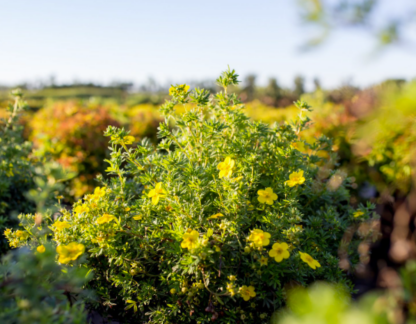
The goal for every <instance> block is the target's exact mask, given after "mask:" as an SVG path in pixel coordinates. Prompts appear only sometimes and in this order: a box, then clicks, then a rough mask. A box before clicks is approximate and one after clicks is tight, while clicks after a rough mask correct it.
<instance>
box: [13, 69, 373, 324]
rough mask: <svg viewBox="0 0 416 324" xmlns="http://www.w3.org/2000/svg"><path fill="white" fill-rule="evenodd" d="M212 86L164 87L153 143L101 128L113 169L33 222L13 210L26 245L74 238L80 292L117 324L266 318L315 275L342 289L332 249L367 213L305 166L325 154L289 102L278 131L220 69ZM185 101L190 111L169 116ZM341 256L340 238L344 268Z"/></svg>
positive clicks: (335, 182)
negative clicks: (84, 284) (87, 272)
mask: <svg viewBox="0 0 416 324" xmlns="http://www.w3.org/2000/svg"><path fill="white" fill-rule="evenodd" d="M217 81H218V83H219V84H220V85H221V86H222V87H223V89H224V91H222V92H219V93H217V94H216V95H215V96H213V97H210V96H209V93H207V92H206V91H204V90H200V89H195V90H194V91H192V92H190V91H188V87H187V86H185V85H178V86H173V87H172V88H171V93H172V94H173V99H172V101H167V102H166V103H165V104H164V105H163V106H162V107H161V113H162V114H163V115H164V116H165V118H166V119H165V121H164V122H163V123H161V124H160V126H159V132H158V137H159V138H160V139H161V141H160V143H159V144H158V145H157V146H156V147H154V146H153V145H152V144H151V142H150V141H149V140H143V141H141V142H140V143H136V142H135V139H134V137H133V136H131V135H129V134H128V132H126V131H125V130H124V129H117V128H115V127H109V128H108V129H107V131H106V133H105V135H106V136H108V137H110V138H111V140H110V144H111V148H110V149H111V159H110V160H108V162H109V164H110V166H109V168H108V169H107V171H108V173H109V174H110V175H113V176H112V177H111V178H110V179H109V180H107V181H103V185H102V187H98V188H96V189H95V191H94V193H93V194H90V195H87V196H85V197H84V200H83V201H78V202H77V203H75V205H74V208H73V211H72V212H70V211H67V210H61V215H60V216H59V218H58V219H56V220H52V219H49V220H46V219H45V223H43V224H42V226H41V228H42V229H40V227H39V226H38V227H36V230H34V224H33V220H32V217H31V216H30V215H27V216H24V217H22V224H23V225H24V228H25V230H24V231H23V230H22V232H23V233H27V234H22V233H19V235H20V236H24V238H23V239H22V240H20V239H19V240H17V242H18V245H25V244H29V245H30V246H32V247H35V246H36V241H37V240H38V237H39V234H38V231H40V230H41V231H45V230H46V228H48V225H49V228H50V229H51V230H52V232H51V235H52V241H53V242H54V244H57V245H58V249H61V248H60V247H61V246H63V247H64V249H67V246H68V245H69V244H75V242H78V243H82V244H83V245H84V246H85V248H86V250H85V251H86V253H87V254H88V258H87V264H88V267H90V268H91V269H92V270H93V271H94V274H95V277H94V280H93V281H92V282H91V284H90V285H91V287H94V288H95V290H96V291H97V293H98V294H99V295H100V296H101V299H102V301H103V305H106V306H109V307H111V312H112V314H113V315H118V316H119V317H124V318H125V319H126V318H128V319H129V320H126V321H130V322H131V321H133V320H134V321H139V320H141V321H146V322H147V323H207V322H209V321H211V320H212V321H214V320H217V321H218V323H236V322H241V323H266V322H267V321H268V318H269V317H270V315H271V314H272V313H273V312H274V310H276V309H279V308H280V307H281V306H282V305H284V303H285V288H286V287H287V286H293V285H308V284H310V283H311V282H313V281H315V280H318V279H319V280H328V281H330V282H338V283H340V284H342V285H344V286H345V287H346V289H350V288H351V285H350V282H349V281H348V279H347V277H346V274H344V273H343V272H342V271H341V270H340V268H339V267H338V262H339V260H338V258H337V253H338V246H339V244H340V240H341V238H342V235H343V234H344V231H345V230H346V229H347V228H348V227H349V226H351V225H352V224H354V223H356V222H359V221H362V220H364V219H367V218H368V217H369V208H368V207H363V206H362V207H361V209H360V211H359V213H357V212H355V213H354V211H353V209H352V208H351V207H350V206H349V204H348V199H349V195H348V189H347V187H348V186H349V183H350V180H349V179H348V178H346V177H345V176H344V175H343V174H341V173H340V172H339V171H337V170H335V169H329V168H326V169H325V170H324V172H323V171H322V168H321V167H319V166H318V164H319V165H325V163H326V162H327V161H326V160H325V159H323V158H320V157H318V156H317V155H316V154H314V153H315V152H316V151H318V150H328V149H329V148H330V147H331V143H330V141H328V140H327V139H325V138H322V139H320V140H318V141H316V142H315V143H314V144H312V145H310V144H307V143H304V142H303V141H302V139H301V138H299V136H298V134H299V133H300V132H301V130H302V129H303V128H304V127H305V125H306V124H307V123H308V121H309V119H308V118H307V117H306V116H305V114H306V113H308V111H309V110H310V108H309V106H308V105H307V104H305V103H302V102H299V103H297V105H298V107H299V108H300V110H301V114H300V118H299V120H298V121H296V122H294V123H292V124H290V125H289V124H286V125H277V124H275V125H273V126H268V125H267V124H264V123H262V122H257V121H252V120H250V119H249V118H248V117H247V116H246V115H245V114H244V113H243V112H242V110H243V108H244V107H243V105H241V103H240V102H239V100H238V98H237V96H236V95H235V94H228V93H227V88H228V86H230V85H233V84H236V83H237V82H238V81H237V75H236V74H235V72H234V71H230V70H228V71H226V72H224V73H223V74H222V76H221V77H220V78H219V79H218V80H217ZM188 102H190V103H192V104H194V105H195V108H194V109H191V110H189V111H187V112H185V113H184V114H181V115H178V114H176V113H175V107H176V105H178V104H179V105H181V104H184V103H188ZM206 114H209V115H210V118H208V119H207V118H206ZM172 122H173V123H174V124H175V125H176V127H175V128H174V129H173V130H171V128H170V126H169V125H170V124H171V123H172ZM298 143H303V144H304V145H306V146H307V147H308V148H309V149H310V150H311V152H312V153H310V154H305V153H302V152H300V151H299V150H298V149H296V145H295V144H298ZM42 233H44V232H42ZM16 235H17V234H16V232H11V233H9V236H10V238H11V240H15V241H16ZM42 235H44V234H42ZM78 243H77V244H78ZM355 250H356V246H354V244H350V251H349V252H350V253H351V255H350V262H351V263H353V264H354V263H356V262H357V260H358V257H357V255H356V253H355V252H354V251H355ZM58 252H59V251H58ZM347 252H348V251H347ZM74 253H75V252H74ZM75 254H76V253H75ZM75 254H74V255H75ZM66 261H69V260H65V262H66ZM69 262H72V261H69Z"/></svg>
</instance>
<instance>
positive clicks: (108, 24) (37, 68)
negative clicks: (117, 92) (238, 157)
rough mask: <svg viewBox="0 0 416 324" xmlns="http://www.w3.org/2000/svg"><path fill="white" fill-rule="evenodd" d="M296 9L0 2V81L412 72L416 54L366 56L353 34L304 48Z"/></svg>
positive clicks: (363, 76)
mask: <svg viewBox="0 0 416 324" xmlns="http://www.w3.org/2000/svg"><path fill="white" fill-rule="evenodd" d="M387 1H390V0H387ZM406 2H407V3H408V2H409V0H395V1H393V2H390V3H395V7H394V8H393V7H389V6H387V7H385V8H384V10H385V11H386V12H389V11H390V10H393V9H397V7H400V4H401V3H402V4H404V3H406ZM297 10H298V8H297V7H296V5H295V0H256V1H254V0H252V1H245V0H239V1H235V0H222V1H218V0H213V1H181V0H177V1H167V0H166V1H161V0H151V1H149V0H146V1H139V0H135V1H133V0H130V1H127V0H117V1H115V0H113V1H109V0H100V1H92V0H83V1H80V0H71V1H69V0H68V1H65V0H61V1H50V0H48V1H46V0H36V1H34V0H26V1H23V0H13V1H0V15H1V16H0V17H1V18H0V51H1V52H0V53H1V54H0V55H1V57H0V84H13V83H17V82H22V81H36V80H46V79H48V77H49V76H50V75H54V76H56V79H57V81H58V82H60V83H62V82H71V81H73V80H78V81H93V82H100V83H108V82H111V81H113V80H117V81H133V82H136V83H140V82H143V81H145V80H147V79H148V77H153V78H154V79H156V80H157V81H159V82H162V83H165V82H182V81H187V80H204V79H213V78H215V77H217V76H218V74H219V73H220V72H221V71H222V70H224V69H225V68H226V67H227V65H228V64H229V65H230V66H231V67H232V68H234V69H236V70H237V72H238V73H239V74H240V75H241V76H242V78H243V77H244V76H245V75H247V74H249V73H254V74H256V75H258V80H259V82H260V83H265V82H266V81H267V79H268V78H269V77H277V79H278V81H279V82H280V83H281V84H282V85H286V86H288V85H291V84H292V82H293V78H294V76H295V75H297V74H302V75H304V76H305V77H306V79H307V80H308V82H309V85H310V84H311V83H312V80H313V78H315V77H318V78H319V79H320V80H321V83H322V84H323V85H324V86H325V87H331V88H333V87H336V86H339V85H340V84H342V83H345V82H347V81H352V82H353V83H354V84H358V85H362V86H366V85H370V84H372V83H376V82H378V81H380V80H382V79H385V78H397V77H400V78H414V77H415V76H416V64H415V63H416V52H411V51H407V50H403V49H401V48H392V49H389V50H387V51H385V52H384V53H382V54H379V55H377V56H372V55H371V53H372V52H373V49H374V47H375V43H374V39H372V38H371V37H370V36H369V35H368V34H366V33H364V32H363V31H360V30H347V31H342V32H336V33H334V34H333V35H332V36H331V37H330V39H329V40H328V42H327V43H326V44H325V45H324V46H322V47H320V48H319V49H317V50H314V51H310V52H307V53H302V52H301V51H299V48H300V46H301V45H303V44H304V43H305V42H306V41H307V40H308V37H309V36H311V35H312V34H313V31H312V30H311V27H310V26H304V25H303V24H302V22H301V21H300V18H299V16H298V11H297Z"/></svg>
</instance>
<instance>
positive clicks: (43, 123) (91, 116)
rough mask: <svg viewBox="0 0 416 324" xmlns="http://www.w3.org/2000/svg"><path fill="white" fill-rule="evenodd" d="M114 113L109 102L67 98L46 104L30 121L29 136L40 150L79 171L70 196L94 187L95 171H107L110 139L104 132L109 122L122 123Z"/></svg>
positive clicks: (70, 189)
mask: <svg viewBox="0 0 416 324" xmlns="http://www.w3.org/2000/svg"><path fill="white" fill-rule="evenodd" d="M113 115H114V114H113V108H112V107H111V106H109V105H101V104H98V103H96V102H94V101H92V102H81V101H64V102H51V103H49V104H47V105H46V106H45V107H43V108H42V109H40V110H39V111H38V112H37V113H36V114H35V115H34V117H33V119H32V120H31V121H30V123H29V128H30V129H31V135H30V138H31V140H32V141H33V143H34V145H35V148H36V149H37V150H38V154H39V155H40V156H50V157H51V158H52V159H54V160H56V161H58V162H59V163H60V164H61V165H62V166H63V167H64V168H66V169H68V170H70V171H72V172H76V173H77V174H78V176H77V177H76V178H74V179H73V180H71V183H70V186H69V188H68V189H67V195H68V197H80V196H82V195H83V194H84V193H86V192H87V191H89V190H91V188H93V186H94V184H95V182H94V179H95V177H96V175H97V174H98V173H102V172H104V170H105V166H106V165H105V162H104V159H105V158H106V157H107V142H108V141H107V139H105V138H103V137H102V135H101V134H102V133H103V131H104V130H105V129H106V128H107V126H108V125H113V126H117V125H120V123H119V122H118V121H117V120H116V119H115V117H113Z"/></svg>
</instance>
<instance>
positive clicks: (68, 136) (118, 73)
mask: <svg viewBox="0 0 416 324" xmlns="http://www.w3.org/2000/svg"><path fill="white" fill-rule="evenodd" d="M0 12H1V19H0V40H1V42H0V47H1V59H0V117H4V116H6V107H7V105H8V103H9V102H10V95H9V93H10V91H11V89H13V88H16V87H20V88H21V89H22V91H23V94H24V96H25V99H26V100H27V102H28V107H29V109H28V111H27V112H26V113H25V114H23V115H22V116H21V117H20V120H19V122H20V124H21V125H22V126H24V138H25V139H26V140H28V141H30V142H32V143H33V145H34V148H35V151H34V153H33V154H34V155H36V156H38V157H39V158H41V157H45V156H48V157H51V158H52V159H54V160H55V161H57V162H58V163H60V164H61V165H62V166H63V167H65V168H66V169H68V170H70V171H73V172H75V173H77V175H78V176H76V177H74V178H73V179H72V180H71V181H70V182H69V183H68V186H67V188H66V189H65V194H64V196H65V201H66V202H68V203H70V202H73V201H74V200H75V199H78V198H80V197H82V196H83V195H84V194H86V193H88V192H90V191H91V190H92V188H93V187H94V186H95V183H96V182H95V180H94V179H95V177H96V176H97V175H98V174H103V173H104V171H105V169H106V167H107V166H106V164H105V162H103V159H105V158H106V156H108V150H107V139H106V138H104V137H103V136H102V134H103V131H104V130H105V129H106V128H107V126H108V125H115V126H122V127H124V128H126V129H128V130H130V132H131V135H133V136H135V137H136V138H138V139H139V138H144V137H147V138H150V139H151V140H152V141H155V142H156V141H157V136H156V134H157V127H158V123H159V122H160V121H161V116H160V115H159V113H158V106H159V105H160V104H161V103H163V102H164V100H165V99H167V98H168V95H169V94H168V90H169V87H170V86H171V85H172V84H182V83H187V84H189V85H191V88H195V87H202V88H206V89H209V90H210V91H212V92H216V91H217V90H219V89H218V88H217V85H216V84H215V78H216V77H217V76H218V75H219V73H220V72H221V71H223V70H225V69H226V68H227V66H228V65H229V66H230V67H231V68H233V69H236V71H237V72H238V73H239V74H240V80H241V83H240V85H239V86H238V87H236V88H235V89H233V90H234V91H235V92H237V93H238V94H239V97H240V98H241V100H242V101H243V102H244V103H245V104H246V112H247V114H248V115H249V116H250V117H251V118H253V119H255V120H262V121H264V122H266V123H274V122H278V123H284V122H286V121H290V120H292V119H294V118H296V116H297V114H298V111H297V109H296V108H295V107H294V105H293V102H294V101H296V100H299V99H301V100H305V101H307V102H308V103H309V104H310V105H311V106H312V107H313V112H312V114H311V119H312V122H313V123H312V124H311V125H310V126H311V127H310V129H309V130H308V131H306V132H305V133H304V134H303V136H304V138H305V139H306V140H307V141H309V142H313V141H314V140H315V139H316V138H317V137H319V136H321V135H324V136H327V137H330V138H332V139H333V147H332V150H333V151H334V152H335V153H337V155H338V159H337V161H336V163H337V164H338V166H339V167H341V168H342V169H343V170H344V171H345V173H346V174H348V175H349V176H353V177H354V179H355V183H354V184H353V191H352V196H351V203H352V204H353V205H358V204H359V203H366V202H372V203H375V204H376V206H377V207H376V212H377V214H378V215H379V217H380V219H379V220H378V221H376V222H375V223H373V224H367V225H365V226H363V227H362V228H359V229H355V230H359V231H370V229H373V227H376V228H378V232H377V233H378V235H375V236H374V237H373V239H372V240H370V241H368V242H363V243H362V244H361V245H360V247H359V252H360V255H361V259H360V260H361V266H360V267H359V268H357V269H348V268H345V271H349V272H351V275H353V276H354V278H355V279H354V280H355V283H356V287H357V295H361V294H363V293H365V292H366V291H368V290H371V289H374V288H382V289H386V288H388V289H391V291H393V292H394V294H393V296H394V298H396V299H394V300H395V302H396V306H397V305H399V307H396V308H393V310H392V314H393V315H392V316H393V317H394V318H395V319H397V318H399V319H400V318H405V317H406V316H407V315H403V314H409V312H410V313H412V312H413V314H416V281H415V280H414V279H412V278H414V276H413V277H412V276H411V275H410V274H412V273H413V272H414V271H415V269H416V267H415V266H414V264H413V263H411V262H412V260H414V259H415V257H416V246H415V244H414V243H415V237H414V235H415V234H414V233H415V214H416V192H415V191H414V181H415V171H414V170H415V164H416V145H415V143H416V79H415V77H416V19H415V14H416V3H415V1H413V0H394V1H392V0H354V1H353V0H350V1H348V0H327V1H325V0H299V1H295V0H292V1H291V0H286V1H284V0H279V1H266V0H257V1H247V0H244V1H243V0H240V1H234V0H227V1H217V0H214V1H210V2H195V1H156V0H155V1H127V0H120V1H108V0H102V1H92V0H87V1H85V0H84V1H80V0H73V1H60V2H56V1H46V0H37V1H29V0H26V1H25V0H15V1H7V2H6V1H2V2H1V11H0ZM189 108H190V107H186V106H184V107H181V108H180V109H184V110H185V109H189ZM299 149H300V150H302V149H303V148H301V147H300V148H299ZM305 152H306V151H305ZM322 154H324V153H322ZM366 226H367V227H366ZM346 234H348V233H346ZM346 240H348V235H347V237H346ZM340 257H341V261H342V251H341V252H340ZM340 265H341V266H343V264H342V262H341V264H340ZM344 266H345V265H344ZM406 269H407V270H406ZM409 269H410V270H409ZM406 271H407V272H406ZM412 271H413V272H412ZM403 273H404V274H405V275H407V277H406V278H407V281H405V280H404V279H400V278H403ZM400 276H402V277H400ZM409 278H410V279H409ZM404 296H405V297H404ZM400 316H402V317H400ZM415 316H416V315H415ZM394 323H401V322H400V321H399V320H397V321H396V322H394Z"/></svg>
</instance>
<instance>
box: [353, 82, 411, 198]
mask: <svg viewBox="0 0 416 324" xmlns="http://www.w3.org/2000/svg"><path fill="white" fill-rule="evenodd" d="M378 90H379V95H380V98H379V100H378V104H377V107H376V109H374V110H373V111H372V112H370V113H369V114H367V115H366V116H365V118H363V120H362V121H361V122H360V123H359V125H358V126H357V131H356V136H355V137H354V143H353V144H354V147H353V150H354V153H355V154H356V156H357V157H359V158H362V159H365V160H366V161H368V163H369V165H370V166H372V167H374V168H376V169H377V170H379V172H380V174H381V179H380V180H381V181H380V180H379V181H376V184H377V186H378V189H379V190H380V191H387V192H389V193H393V192H394V190H399V191H400V192H401V193H408V192H409V191H410V189H411V187H412V185H414V184H415V180H416V179H415V176H416V174H415V167H416V145H415V143H416V96H415V93H416V81H413V82H409V83H407V84H405V85H402V86H398V85H395V84H388V85H385V86H382V87H380V89H378ZM376 180H378V179H376Z"/></svg>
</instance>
